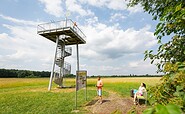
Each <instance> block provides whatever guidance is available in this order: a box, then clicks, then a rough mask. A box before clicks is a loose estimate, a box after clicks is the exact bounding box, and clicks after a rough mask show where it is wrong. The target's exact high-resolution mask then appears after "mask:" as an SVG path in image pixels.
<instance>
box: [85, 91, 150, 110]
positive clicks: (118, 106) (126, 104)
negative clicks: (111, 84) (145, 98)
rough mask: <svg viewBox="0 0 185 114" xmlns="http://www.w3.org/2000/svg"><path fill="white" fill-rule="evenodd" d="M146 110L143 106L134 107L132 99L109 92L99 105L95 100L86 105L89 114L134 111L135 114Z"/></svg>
mask: <svg viewBox="0 0 185 114" xmlns="http://www.w3.org/2000/svg"><path fill="white" fill-rule="evenodd" d="M145 108H146V106H144V105H137V106H136V105H134V104H133V99H132V98H123V97H121V96H119V95H118V94H116V93H113V92H109V96H108V97H105V98H103V103H102V104H100V103H99V101H98V98H97V99H94V100H92V101H91V102H89V103H88V104H87V105H86V109H87V110H88V111H89V112H90V113H89V114H114V113H116V114H127V113H128V112H132V110H135V111H136V113H137V114H141V112H142V111H143V110H144V109H145Z"/></svg>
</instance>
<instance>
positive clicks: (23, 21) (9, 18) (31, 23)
mask: <svg viewBox="0 0 185 114" xmlns="http://www.w3.org/2000/svg"><path fill="white" fill-rule="evenodd" d="M0 17H1V18H3V19H5V20H8V21H11V22H14V23H16V24H24V25H32V26H36V25H37V24H38V23H39V22H35V21H25V20H21V19H16V18H12V17H9V16H5V15H2V14H0Z"/></svg>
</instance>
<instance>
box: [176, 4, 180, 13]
mask: <svg viewBox="0 0 185 114" xmlns="http://www.w3.org/2000/svg"><path fill="white" fill-rule="evenodd" d="M179 10H181V4H180V5H178V6H176V8H175V12H177V11H179Z"/></svg>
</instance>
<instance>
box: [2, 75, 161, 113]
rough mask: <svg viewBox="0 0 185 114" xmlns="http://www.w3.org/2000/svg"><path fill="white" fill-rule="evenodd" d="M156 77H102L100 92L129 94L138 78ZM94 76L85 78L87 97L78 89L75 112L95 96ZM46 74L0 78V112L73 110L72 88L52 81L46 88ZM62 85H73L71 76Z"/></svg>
mask: <svg viewBox="0 0 185 114" xmlns="http://www.w3.org/2000/svg"><path fill="white" fill-rule="evenodd" d="M159 80H160V78H159V77H157V78H155V77H144V78H142V77H140V78H102V81H103V83H104V87H103V95H104V96H108V95H109V92H110V91H111V92H116V93H117V94H119V95H120V96H122V97H123V98H124V97H129V96H130V90H131V89H133V88H136V89H137V88H138V87H139V86H140V83H141V82H144V83H146V85H147V87H149V86H152V85H155V84H156V83H157V82H159ZM96 81H97V79H96V78H88V81H87V100H85V92H84V91H85V90H84V89H81V90H79V91H78V102H77V104H78V105H77V109H78V110H79V112H77V113H79V114H86V113H88V111H87V110H86V109H85V108H84V107H85V105H86V104H87V103H88V102H90V101H91V100H93V99H96V98H97V97H96V87H95V84H96ZM48 83H49V78H0V114H69V113H76V112H73V110H75V88H62V89H59V88H57V85H56V84H54V83H53V85H52V89H51V91H48V90H47V89H48ZM64 85H65V86H74V85H75V79H72V78H66V79H65V80H64Z"/></svg>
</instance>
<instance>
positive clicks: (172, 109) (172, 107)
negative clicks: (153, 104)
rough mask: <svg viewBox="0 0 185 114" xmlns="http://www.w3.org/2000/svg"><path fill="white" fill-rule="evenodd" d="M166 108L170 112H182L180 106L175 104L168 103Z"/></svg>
mask: <svg viewBox="0 0 185 114" xmlns="http://www.w3.org/2000/svg"><path fill="white" fill-rule="evenodd" d="M166 109H167V111H168V112H169V114H182V111H181V109H180V107H179V106H177V105H175V104H168V105H166Z"/></svg>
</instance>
